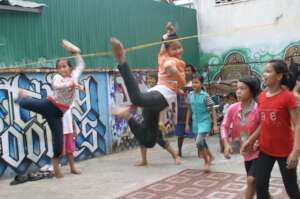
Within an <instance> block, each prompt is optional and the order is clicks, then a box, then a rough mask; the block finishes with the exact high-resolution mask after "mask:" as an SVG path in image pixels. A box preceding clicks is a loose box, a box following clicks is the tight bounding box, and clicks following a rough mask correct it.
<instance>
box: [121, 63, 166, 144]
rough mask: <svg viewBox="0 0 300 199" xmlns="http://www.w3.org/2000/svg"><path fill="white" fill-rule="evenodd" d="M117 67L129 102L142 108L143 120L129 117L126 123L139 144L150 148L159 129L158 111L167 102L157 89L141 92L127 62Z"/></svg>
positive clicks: (164, 106) (163, 107) (155, 139)
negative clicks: (139, 120)
mask: <svg viewBox="0 0 300 199" xmlns="http://www.w3.org/2000/svg"><path fill="white" fill-rule="evenodd" d="M118 68H119V71H120V73H121V76H122V77H123V80H124V82H125V85H126V88H127V92H128V95H129V97H130V100H131V102H132V103H133V104H134V105H136V106H140V107H142V108H143V114H142V115H143V118H144V120H143V122H138V121H137V120H135V119H134V118H131V119H130V120H129V121H128V125H129V127H130V129H131V131H132V133H133V134H134V136H135V137H136V139H137V140H138V141H139V142H140V144H142V145H144V146H145V147H148V148H151V147H153V146H154V145H155V143H156V141H157V136H158V133H159V131H160V130H159V128H158V120H159V112H161V111H162V110H163V109H165V108H166V107H167V106H168V102H167V101H166V99H165V98H164V96H163V95H162V94H161V93H160V92H158V91H151V92H143V93H142V92H141V91H140V89H139V86H138V83H137V82H136V80H135V78H134V77H133V75H132V73H131V71H130V68H129V66H128V64H127V63H124V64H122V65H119V66H118Z"/></svg>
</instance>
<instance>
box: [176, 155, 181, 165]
mask: <svg viewBox="0 0 300 199" xmlns="http://www.w3.org/2000/svg"><path fill="white" fill-rule="evenodd" d="M175 164H176V165H180V164H181V158H180V156H177V157H176V158H175Z"/></svg>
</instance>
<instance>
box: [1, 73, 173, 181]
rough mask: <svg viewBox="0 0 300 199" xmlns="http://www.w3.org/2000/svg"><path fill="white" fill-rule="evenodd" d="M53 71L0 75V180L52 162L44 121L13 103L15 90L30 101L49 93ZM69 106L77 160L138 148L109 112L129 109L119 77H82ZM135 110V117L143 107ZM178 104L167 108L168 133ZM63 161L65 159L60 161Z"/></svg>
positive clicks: (142, 81) (142, 83) (141, 78)
mask: <svg viewBox="0 0 300 199" xmlns="http://www.w3.org/2000/svg"><path fill="white" fill-rule="evenodd" d="M53 74H54V73H41V72H39V73H26V74H21V73H20V74H18V75H15V74H12V73H2V74H1V76H0V176H1V175H6V176H7V175H14V174H15V173H23V172H26V171H28V170H35V169H37V168H38V167H41V166H43V165H44V164H47V163H49V162H50V159H51V157H52V156H53V151H52V150H53V149H52V136H51V130H50V129H49V126H48V124H47V123H46V121H45V119H44V118H43V117H42V116H41V115H39V114H36V113H33V112H30V111H27V110H25V109H22V108H20V107H19V106H18V105H17V104H15V103H14V99H15V98H16V94H17V90H18V88H22V89H24V90H25V91H26V93H27V95H29V96H31V97H34V98H45V97H47V96H48V95H51V93H52V91H51V84H50V83H51V81H52V77H53ZM134 75H135V77H136V79H137V82H138V84H139V87H140V89H141V90H142V91H146V90H147V85H146V72H136V73H134ZM80 84H82V85H83V86H84V87H85V91H79V92H78V93H77V94H76V95H77V96H76V100H75V103H74V107H73V108H72V114H73V118H74V120H75V130H76V132H77V138H76V150H75V154H74V155H75V158H76V160H84V159H88V158H91V157H95V156H101V155H104V154H108V153H111V152H118V151H122V150H126V149H130V148H132V147H135V146H137V145H138V143H137V141H136V140H135V139H134V136H133V134H132V133H131V132H130V128H129V127H128V126H127V123H126V121H125V120H122V119H120V118H116V117H114V116H113V115H111V114H110V108H111V107H113V106H132V105H131V103H130V99H129V96H128V93H127V90H126V87H125V85H124V82H123V79H122V78H121V77H120V75H119V74H118V73H104V72H93V73H89V74H84V75H83V76H82V78H81V79H80ZM132 107H133V112H132V114H133V116H134V117H137V118H138V119H140V120H141V119H142V117H141V109H140V108H136V107H134V106H132ZM174 107H176V104H174V105H173V106H172V107H171V108H170V109H167V110H165V114H164V117H165V125H166V126H168V127H169V128H168V129H167V132H165V134H166V135H171V134H172V133H173V132H172V130H173V128H174V119H176V117H175V116H176V114H175V113H176V109H175V108H174ZM63 162H65V161H63Z"/></svg>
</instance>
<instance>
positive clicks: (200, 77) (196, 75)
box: [192, 74, 204, 83]
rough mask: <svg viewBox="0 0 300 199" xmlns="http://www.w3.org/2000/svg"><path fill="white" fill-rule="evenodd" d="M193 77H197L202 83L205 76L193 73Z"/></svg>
mask: <svg viewBox="0 0 300 199" xmlns="http://www.w3.org/2000/svg"><path fill="white" fill-rule="evenodd" d="M192 79H197V80H198V81H200V82H201V83H204V78H203V77H202V76H201V75H199V74H193V77H192Z"/></svg>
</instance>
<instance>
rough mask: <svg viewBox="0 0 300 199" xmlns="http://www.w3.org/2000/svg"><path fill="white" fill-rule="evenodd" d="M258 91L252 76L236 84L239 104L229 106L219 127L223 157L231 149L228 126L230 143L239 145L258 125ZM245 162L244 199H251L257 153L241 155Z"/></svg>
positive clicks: (227, 154) (253, 189)
mask: <svg viewBox="0 0 300 199" xmlns="http://www.w3.org/2000/svg"><path fill="white" fill-rule="evenodd" d="M259 90H260V83H259V81H258V80H257V78H255V77H253V76H249V75H247V76H243V77H241V79H240V80H239V82H238V84H237V90H236V95H237V98H238V100H239V102H237V103H234V104H232V105H230V107H229V108H228V111H227V113H226V115H225V118H224V120H223V122H222V125H221V137H222V139H223V142H224V156H225V158H227V159H229V158H230V153H232V147H231V145H230V144H229V141H228V140H229V134H230V126H231V125H232V132H231V140H230V141H231V143H233V142H234V141H235V140H237V139H238V140H239V142H240V143H241V145H242V144H243V142H245V141H246V140H247V139H248V136H250V135H251V134H252V133H253V132H254V131H255V130H256V129H257V127H258V125H259V112H258V108H257V103H256V102H255V100H254V99H255V97H256V96H257V95H258V93H259ZM242 155H243V156H244V160H245V168H246V172H247V185H248V187H247V190H246V193H245V198H246V199H252V198H253V197H254V194H255V177H254V176H255V175H254V173H255V160H256V159H257V158H258V155H259V152H258V151H251V152H249V153H247V154H246V153H244V154H242Z"/></svg>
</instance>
